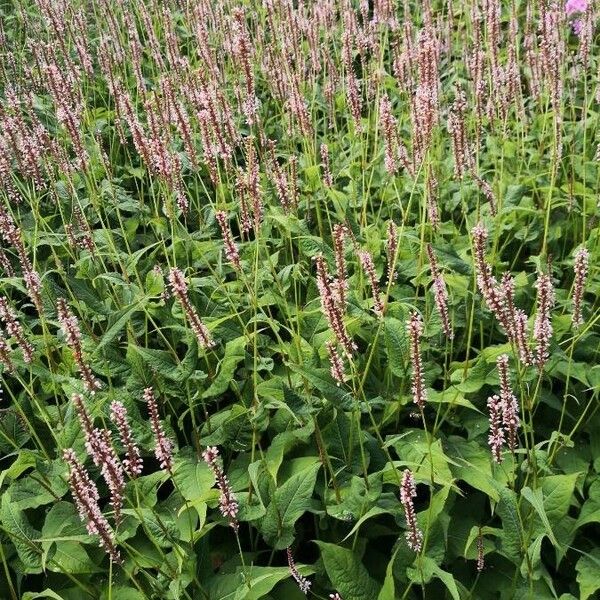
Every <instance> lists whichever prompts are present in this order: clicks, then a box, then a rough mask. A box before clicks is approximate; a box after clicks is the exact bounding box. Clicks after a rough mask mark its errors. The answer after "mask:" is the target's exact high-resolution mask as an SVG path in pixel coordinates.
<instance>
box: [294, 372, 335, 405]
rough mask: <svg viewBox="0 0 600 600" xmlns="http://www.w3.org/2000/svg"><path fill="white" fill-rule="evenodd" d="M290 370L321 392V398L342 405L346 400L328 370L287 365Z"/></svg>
mask: <svg viewBox="0 0 600 600" xmlns="http://www.w3.org/2000/svg"><path fill="white" fill-rule="evenodd" d="M289 367H290V369H291V370H292V371H294V372H295V373H298V374H299V375H302V377H304V378H305V379H306V380H307V381H308V382H309V383H310V384H311V385H312V386H313V387H314V388H316V389H317V390H319V392H321V394H322V397H323V398H325V399H327V400H330V401H332V402H335V403H336V404H342V403H343V402H344V400H345V398H346V395H347V394H346V392H344V390H343V389H342V388H341V387H340V386H337V385H336V384H335V383H334V381H333V379H332V377H331V375H330V373H329V370H328V369H315V368H309V367H301V366H300V365H294V364H290V365H289Z"/></svg>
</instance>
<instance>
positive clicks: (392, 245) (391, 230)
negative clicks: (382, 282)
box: [386, 221, 398, 285]
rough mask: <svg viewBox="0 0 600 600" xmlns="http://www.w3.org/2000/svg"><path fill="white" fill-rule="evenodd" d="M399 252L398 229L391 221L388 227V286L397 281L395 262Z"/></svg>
mask: <svg viewBox="0 0 600 600" xmlns="http://www.w3.org/2000/svg"><path fill="white" fill-rule="evenodd" d="M397 252H398V227H396V223H394V221H389V222H388V226H387V241H386V253H387V282H388V285H389V284H390V283H392V282H393V281H394V279H396V273H395V262H396V253H397Z"/></svg>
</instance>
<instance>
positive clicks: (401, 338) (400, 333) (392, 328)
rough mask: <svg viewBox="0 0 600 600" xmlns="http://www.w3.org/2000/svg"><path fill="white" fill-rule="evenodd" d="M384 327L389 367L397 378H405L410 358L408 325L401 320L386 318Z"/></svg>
mask: <svg viewBox="0 0 600 600" xmlns="http://www.w3.org/2000/svg"><path fill="white" fill-rule="evenodd" d="M384 326H385V329H384V335H385V349H386V353H387V357H388V367H389V369H390V371H391V372H392V373H393V374H394V375H396V376H397V377H404V376H406V357H407V356H408V341H407V337H406V324H405V323H404V322H403V321H401V320H400V319H395V318H393V317H385V319H384Z"/></svg>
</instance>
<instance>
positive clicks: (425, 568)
mask: <svg viewBox="0 0 600 600" xmlns="http://www.w3.org/2000/svg"><path fill="white" fill-rule="evenodd" d="M418 564H419V568H418V569H417V568H415V567H410V568H409V569H408V573H409V578H410V579H411V580H412V581H414V582H415V583H421V581H423V580H424V581H425V582H426V583H427V582H428V581H430V580H431V579H432V578H436V579H439V580H440V581H441V582H442V583H443V584H444V585H445V586H446V589H447V590H448V592H449V593H450V595H451V596H452V598H453V600H460V594H459V592H458V587H457V585H456V580H455V579H454V576H453V575H452V574H451V573H448V572H447V571H444V570H443V569H441V568H440V567H439V566H438V565H437V564H436V562H435V561H434V560H433V559H431V558H429V557H428V556H422V557H421V559H420V560H419V563H418Z"/></svg>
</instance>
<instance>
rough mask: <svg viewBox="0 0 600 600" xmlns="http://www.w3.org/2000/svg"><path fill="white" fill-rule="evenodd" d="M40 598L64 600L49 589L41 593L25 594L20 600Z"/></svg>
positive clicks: (36, 599) (37, 599)
mask: <svg viewBox="0 0 600 600" xmlns="http://www.w3.org/2000/svg"><path fill="white" fill-rule="evenodd" d="M40 598H50V599H51V600H65V599H64V598H63V597H62V596H59V595H58V594H57V593H56V592H53V591H52V590H51V589H46V590H44V591H43V592H37V593H35V592H25V593H24V594H23V595H22V596H21V600H39V599H40Z"/></svg>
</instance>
